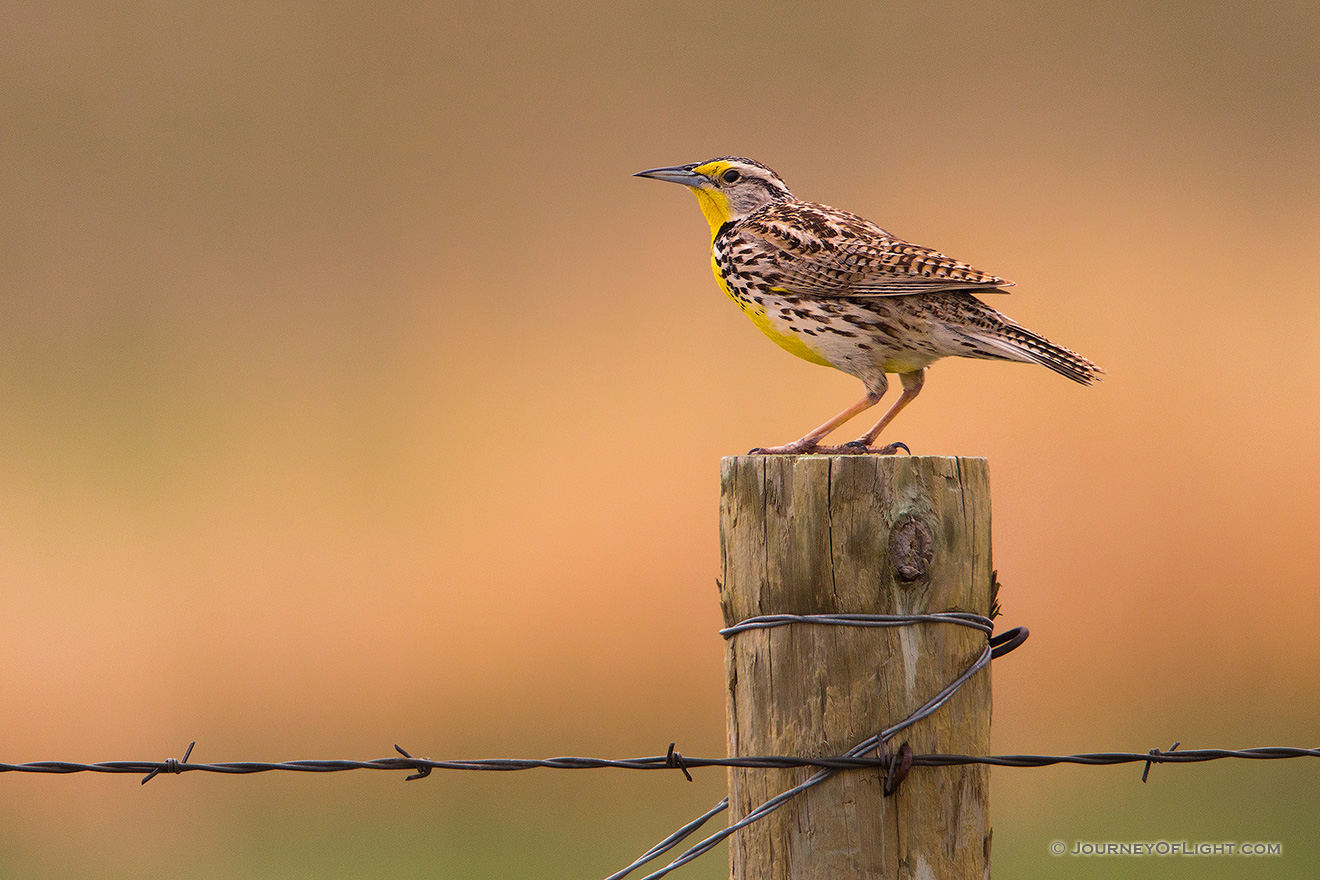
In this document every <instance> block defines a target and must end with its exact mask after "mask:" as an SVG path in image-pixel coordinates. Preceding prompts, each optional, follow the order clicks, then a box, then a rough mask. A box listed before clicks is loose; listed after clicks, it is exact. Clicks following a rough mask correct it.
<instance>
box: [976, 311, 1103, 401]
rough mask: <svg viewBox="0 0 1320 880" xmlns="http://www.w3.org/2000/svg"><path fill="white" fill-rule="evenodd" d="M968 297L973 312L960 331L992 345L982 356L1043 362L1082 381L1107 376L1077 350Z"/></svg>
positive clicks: (1091, 382) (1088, 381) (981, 343)
mask: <svg viewBox="0 0 1320 880" xmlns="http://www.w3.org/2000/svg"><path fill="white" fill-rule="evenodd" d="M967 299H968V300H970V302H966V305H967V306H968V307H969V308H968V312H970V314H967V315H966V318H967V319H968V321H967V324H966V325H964V327H962V328H960V331H961V333H963V334H965V335H966V336H968V337H970V338H972V339H974V340H975V341H976V342H977V343H979V344H980V345H982V346H985V347H986V348H987V349H989V350H988V351H984V352H983V353H982V356H984V357H991V358H1004V359H1005V360H1011V361H1019V362H1023V363H1033V364H1040V365H1041V366H1042V367H1048V368H1049V369H1051V370H1053V371H1054V372H1056V373H1058V374H1059V375H1060V376H1065V377H1067V378H1069V379H1072V380H1073V381H1074V382H1079V383H1081V384H1082V385H1092V384H1094V383H1096V382H1098V381H1100V379H1101V377H1102V376H1104V373H1105V371H1104V370H1102V369H1101V368H1100V367H1098V366H1096V365H1095V364H1094V363H1092V362H1091V361H1089V360H1087V359H1086V358H1084V357H1082V356H1081V355H1080V354H1078V353H1077V352H1075V351H1070V350H1069V349H1066V348H1064V347H1063V346H1062V345H1056V344H1054V343H1053V342H1050V341H1049V340H1048V339H1046V338H1045V337H1044V336H1041V335H1040V334H1039V333H1033V332H1032V331H1030V330H1028V329H1027V328H1025V327H1023V326H1022V325H1020V324H1016V323H1014V322H1013V321H1011V320H1009V319H1008V318H1007V317H1005V316H1004V315H1001V314H1000V313H999V312H997V311H995V310H994V309H992V308H990V307H989V306H987V305H986V304H985V303H983V302H981V301H980V300H977V299H975V298H973V297H968V298H967Z"/></svg>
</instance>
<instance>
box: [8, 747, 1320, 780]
mask: <svg viewBox="0 0 1320 880" xmlns="http://www.w3.org/2000/svg"><path fill="white" fill-rule="evenodd" d="M395 748H398V746H396V747H395ZM399 752H400V753H401V754H402V755H403V757H399V758H377V759H375V760H371V761H349V760H305V761H282V762H281V761H223V762H219V763H189V762H188V761H187V759H186V758H185V759H179V760H176V759H173V758H169V759H166V760H164V761H102V762H99V763H94V764H83V763H78V762H75V761H32V762H29V763H26V764H4V763H0V773H53V774H57V775H59V774H70V773H112V774H113V773H122V774H128V775H133V776H136V775H143V774H145V776H144V778H143V779H142V782H143V783H146V782H148V781H149V780H150V779H151V778H153V777H154V776H155V775H157V774H160V773H223V774H229V775H245V774H251V773H268V772H272V771H293V772H297V773H337V772H342V771H346V770H388V771H393V772H399V771H403V770H407V771H411V773H412V775H411V776H410V777H409V779H421V778H422V777H425V776H428V775H430V772H431V771H432V770H488V771H495V772H511V771H518V770H537V769H545V770H597V769H609V768H613V769H619V770H678V771H679V772H682V771H683V770H689V771H691V770H700V769H703V768H707V767H740V768H745V769H765V770H790V769H794V768H798V767H813V768H817V769H822V768H827V769H831V770H865V769H874V770H887V769H888V768H889V767H890V766H891V764H892V763H893V759H892V757H866V756H857V757H851V758H850V757H844V756H840V757H824V758H805V757H795V756H788V755H754V756H748V757H742V758H698V757H693V756H690V755H684V754H681V753H680V752H677V751H674V752H670V753H668V754H664V755H652V756H649V757H644V758H618V759H614V758H575V757H562V758H476V759H470V760H454V761H432V760H431V759H429V758H414V757H412V756H411V755H408V754H407V753H406V752H404V751H403V749H399ZM1225 758H1238V759H1244V760H1254V761H1271V760H1281V759H1285V758H1320V749H1303V748H1291V747H1284V746H1269V747H1265V748H1252V749H1183V750H1182V751H1172V750H1160V749H1151V750H1150V751H1149V752H1085V753H1082V754H1076V755H955V754H929V755H913V756H912V766H913V767H952V766H956V765H960V764H989V765H991V766H995V767H1050V766H1054V765H1057V764H1076V765H1083V766H1090V767H1103V766H1113V765H1117V764H1199V763H1203V762H1206V761H1219V760H1223V759H1225ZM687 775H689V776H690V775H691V774H690V773H689V774H687Z"/></svg>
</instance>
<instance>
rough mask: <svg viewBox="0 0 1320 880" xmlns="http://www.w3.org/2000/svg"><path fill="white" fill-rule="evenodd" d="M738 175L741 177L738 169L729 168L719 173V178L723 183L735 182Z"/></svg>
mask: <svg viewBox="0 0 1320 880" xmlns="http://www.w3.org/2000/svg"><path fill="white" fill-rule="evenodd" d="M739 177H742V175H741V174H739V173H738V169H737V168H730V169H729V170H728V171H726V172H724V173H723V174H721V175H720V180H723V181H724V182H725V183H737V182H738V178H739Z"/></svg>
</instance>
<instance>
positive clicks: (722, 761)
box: [0, 612, 1320, 880]
mask: <svg viewBox="0 0 1320 880" xmlns="http://www.w3.org/2000/svg"><path fill="white" fill-rule="evenodd" d="M923 623H947V624H954V625H958V626H965V627H970V628H973V629H976V630H979V631H981V632H982V633H984V634H985V635H986V637H987V638H986V644H985V646H984V647H983V649H982V650H981V652H980V653H979V654H978V656H977V657H976V659H975V660H973V661H972V662H971V663H970V664H969V665H968V666H967V667H966V668H965V669H964V670H963V671H962V673H961V674H960V675H958V676H957V677H956V678H955V679H954V680H953V681H952V682H950V683H949V684H948V685H947V686H945V687H944V688H943V689H942V690H941V691H940V692H939V693H937V694H936V695H935V696H934V697H932V698H931V699H930V700H928V701H927V702H926V703H925V704H923V705H922V706H921V707H920V708H919V709H917V710H916V711H915V712H913V713H912V714H911V715H909V716H908V717H907V718H904V719H903V720H902V721H899V722H898V723H896V724H893V725H891V726H889V727H887V728H885V729H884V730H882V731H880V732H879V733H876V734H875V735H873V736H871V737H868V738H866V739H865V740H863V741H862V742H860V743H858V744H857V745H856V746H854V747H853V748H851V749H849V750H848V751H847V752H845V753H844V754H842V755H837V756H825V757H805V756H798V755H753V756H733V757H724V758H700V757H690V756H687V755H683V754H682V753H681V752H678V751H676V750H675V748H674V743H670V744H669V749H668V751H667V752H666V753H665V754H663V755H653V756H648V757H640V758H622V759H610V758H583V757H558V758H540V759H534V758H475V759H460V760H440V761H436V760H431V759H430V758H418V757H414V756H413V755H411V754H409V753H408V752H407V751H406V750H405V749H403V748H402V747H400V746H399V745H397V744H396V745H395V746H394V748H395V750H396V751H397V752H398V753H399V757H389V758H377V759H374V760H369V761H353V760H296V761H224V762H217V763H194V762H190V761H189V758H190V757H191V756H192V751H193V747H194V746H196V742H195V741H194V742H192V743H189V745H188V748H187V749H186V750H185V751H184V754H183V757H182V758H181V759H174V758H167V759H166V760H164V761H102V762H97V763H79V762H74V761H32V762H28V763H22V764H8V763H0V773H39V774H40V773H44V774H57V775H65V774H72V773H111V774H132V775H139V774H141V775H142V776H143V778H142V780H141V781H142V784H144V785H145V784H146V783H148V782H150V781H151V780H152V779H154V778H155V777H156V776H158V775H159V774H161V773H172V774H182V773H221V774H228V775H249V774H253V773H268V772H279V771H284V772H295V773H338V772H345V771H350V770H385V771H392V772H398V771H408V773H409V775H408V776H407V777H406V780H407V781H412V780H416V779H422V778H425V777H427V776H429V775H430V774H431V773H432V771H435V770H471V771H487V772H516V771H522V770H533V769H552V770H594V769H607V768H612V769H622V770H669V771H673V770H678V771H680V772H681V773H682V774H683V775H684V776H685V777H686V778H687V779H688V781H692V773H691V771H692V770H697V769H702V768H707V767H724V768H729V767H736V768H744V769H794V768H810V769H813V770H814V771H815V772H814V773H812V774H811V775H810V776H809V777H807V779H805V780H804V781H802V782H801V783H799V784H797V785H795V786H793V787H791V788H789V789H787V790H786V791H784V792H782V793H780V794H778V795H776V796H775V797H773V798H771V799H770V800H768V801H766V802H765V803H763V804H761V805H760V806H758V807H757V808H755V809H754V810H752V811H751V812H749V813H748V814H747V815H746V816H744V817H743V818H742V819H740V820H738V821H737V822H734V823H731V824H730V825H729V826H727V827H726V828H724V829H722V830H720V831H718V832H716V833H715V834H712V835H711V836H709V837H707V838H706V839H704V840H702V841H701V842H700V843H698V844H696V845H694V846H693V847H691V848H690V849H688V850H687V851H686V852H684V853H683V854H682V855H680V856H679V857H678V858H676V859H674V860H673V861H672V862H670V863H669V864H668V865H666V866H665V867H663V868H661V869H660V870H658V871H655V872H653V873H651V874H648V875H647V876H646V877H645V878H643V880H659V878H660V877H663V876H664V875H665V874H668V873H669V872H670V871H673V870H674V869H676V868H678V867H680V866H681V865H684V864H686V863H687V862H689V861H692V860H693V859H695V858H697V857H699V856H701V855H703V854H704V853H706V852H708V851H710V850H711V849H713V848H714V847H715V846H716V845H718V844H719V843H720V842H722V841H723V840H724V839H725V838H727V837H729V836H730V835H732V834H733V833H735V832H736V831H737V830H738V829H740V828H743V827H746V826H747V825H749V824H751V823H752V822H754V821H756V820H757V819H760V818H761V817H763V816H765V815H767V814H768V813H770V812H773V811H774V810H775V809H777V808H779V807H780V806H782V805H783V804H784V803H786V802H787V801H788V800H790V799H791V798H793V797H795V796H796V795H798V794H800V793H802V792H803V791H805V790H807V789H808V788H811V787H813V786H815V785H817V784H819V783H820V782H823V781H825V780H826V779H828V778H829V777H831V776H832V775H834V774H835V773H838V772H842V771H855V770H864V769H869V770H878V771H880V772H881V774H882V776H883V777H884V779H885V785H884V791H885V794H886V795H890V794H893V793H894V792H895V791H896V790H897V788H898V786H899V784H901V782H902V781H903V779H904V778H905V777H906V776H907V773H908V770H909V769H910V768H911V767H951V766H958V765H969V764H984V765H990V766H996V767H1048V766H1054V765H1058V764H1073V765H1081V766H1111V765H1118V764H1135V763H1141V764H1143V765H1144V769H1143V770H1142V774H1141V781H1142V782H1145V781H1146V780H1147V777H1148V775H1149V773H1150V768H1151V765H1152V764H1193V763H1202V762H1206V761H1218V760H1224V759H1241V760H1257V761H1259V760H1283V759H1289V758H1320V749H1307V748H1292V747H1280V746H1271V747H1264V748H1248V749H1183V750H1181V751H1179V750H1178V748H1179V746H1180V745H1181V743H1174V744H1173V746H1172V747H1171V748H1170V749H1167V750H1161V749H1158V748H1156V749H1150V750H1149V751H1148V752H1088V753H1081V754H1073V755H961V754H925V755H916V754H913V752H912V749H911V748H910V747H909V746H908V744H907V743H903V744H902V746H901V747H900V748H899V749H897V750H895V751H894V752H893V753H892V754H881V753H880V750H881V747H882V746H883V745H884V744H885V743H886V742H888V741H889V740H891V739H893V738H894V737H895V736H896V735H897V734H898V733H900V732H901V731H903V730H905V729H906V728H908V727H910V726H911V725H913V724H915V723H917V722H918V721H920V720H922V719H923V718H926V717H928V716H929V715H931V714H932V713H933V712H935V711H936V710H938V709H939V707H940V706H942V705H944V703H946V702H947V701H948V700H949V699H950V698H951V697H952V696H953V695H954V694H955V693H956V692H957V691H958V689H959V688H960V687H961V686H962V685H963V684H965V683H966V682H967V681H968V680H970V679H971V678H972V677H973V676H974V675H975V674H976V673H977V672H979V671H980V670H981V669H983V668H984V667H985V666H986V665H988V664H989V663H990V661H991V660H992V659H995V658H998V657H1002V656H1003V655H1005V654H1007V653H1009V652H1010V651H1012V650H1013V649H1015V648H1017V647H1018V646H1020V645H1021V644H1022V643H1023V642H1025V641H1026V639H1027V637H1028V635H1029V633H1028V631H1027V630H1026V628H1025V627H1015V628H1013V629H1010V630H1007V631H1006V632H1004V633H1002V634H1001V635H998V636H992V635H991V633H992V632H993V628H994V624H993V622H992V621H991V620H990V618H988V617H984V616H982V615H978V614H967V613H961V612H948V613H940V614H911V615H882V614H822V615H790V614H776V615H765V616H762V617H754V618H750V619H748V620H744V621H742V622H740V623H738V624H736V625H734V626H731V627H727V628H725V629H723V630H720V634H721V635H722V636H724V638H726V639H729V638H732V637H733V636H735V635H737V634H739V633H743V632H749V631H753V630H762V629H769V628H773V627H779V626H786V625H790V624H806V625H815V626H862V627H893V626H909V625H914V624H923ZM868 753H870V754H868ZM728 806H729V799H728V798H724V799H723V800H721V801H720V802H719V803H718V804H716V805H715V806H714V807H713V808H712V809H710V810H708V811H707V812H706V813H704V814H702V815H701V816H698V817H697V818H696V819H694V820H693V821H691V822H689V823H688V824H687V825H684V826H683V827H682V828H680V829H678V830H677V831H675V832H674V833H673V834H671V835H669V836H668V837H666V838H665V839H664V840H662V841H660V842H659V843H657V844H656V845H655V846H653V847H652V848H651V849H649V850H647V851H646V852H645V853H643V854H642V856H641V857H639V858H638V859H637V860H636V861H634V862H633V863H632V864H630V865H629V866H628V867H626V868H624V869H623V870H621V871H618V872H616V873H614V874H611V875H610V876H609V877H607V878H606V880H622V878H623V877H625V876H627V875H628V874H630V873H631V872H632V871H634V870H636V869H637V868H638V867H640V866H642V865H644V864H647V863H648V862H651V861H653V860H654V859H656V858H658V857H659V856H661V855H663V854H664V853H665V852H668V851H669V850H670V849H673V848H674V847H676V846H677V845H678V844H679V843H681V842H682V841H683V840H685V839H686V838H687V837H689V836H691V835H692V834H693V833H695V832H696V831H697V830H698V829H699V828H701V827H702V826H703V825H704V824H705V823H706V822H707V821H709V820H710V819H711V818H713V817H714V816H716V815H719V814H720V813H721V812H723V811H724V810H726V809H727V808H728Z"/></svg>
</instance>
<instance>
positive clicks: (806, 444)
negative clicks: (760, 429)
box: [747, 437, 822, 455]
mask: <svg viewBox="0 0 1320 880" xmlns="http://www.w3.org/2000/svg"><path fill="white" fill-rule="evenodd" d="M820 451H822V450H821V447H820V444H819V442H818V441H816V440H808V439H807V438H806V437H803V438H802V439H801V440H794V441H793V442H792V443H785V444H784V445H783V446H758V447H756V448H755V449H753V450H752V451H750V452H748V453H747V454H748V455H810V454H811V453H813V452H820Z"/></svg>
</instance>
